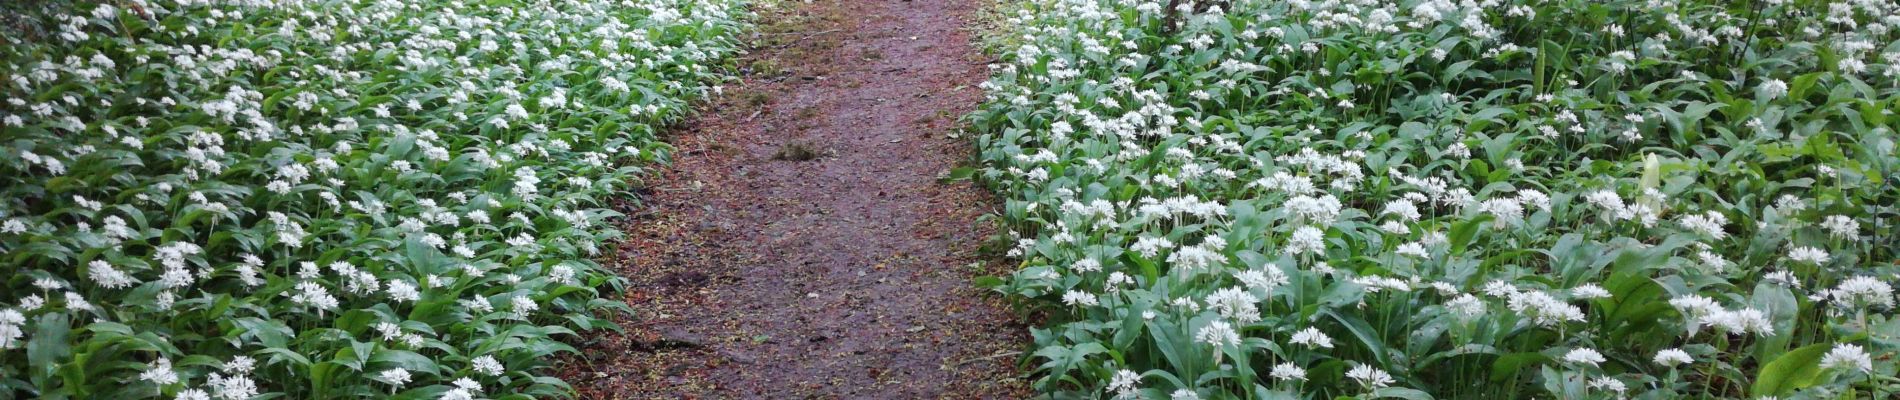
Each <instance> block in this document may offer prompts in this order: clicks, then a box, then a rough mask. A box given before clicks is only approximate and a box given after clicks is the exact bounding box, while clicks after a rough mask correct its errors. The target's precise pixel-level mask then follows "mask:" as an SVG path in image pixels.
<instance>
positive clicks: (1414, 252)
mask: <svg viewBox="0 0 1900 400" xmlns="http://www.w3.org/2000/svg"><path fill="white" fill-rule="evenodd" d="M1393 252H1394V253H1397V254H1398V255H1401V256H1412V257H1418V258H1427V257H1431V253H1427V252H1426V251H1425V245H1424V244H1422V243H1418V242H1409V243H1405V244H1401V245H1399V247H1398V249H1396V250H1394V251H1393Z"/></svg>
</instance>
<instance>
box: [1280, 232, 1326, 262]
mask: <svg viewBox="0 0 1900 400" xmlns="http://www.w3.org/2000/svg"><path fill="white" fill-rule="evenodd" d="M1325 241H1326V232H1325V231H1321V230H1320V229H1319V228H1314V227H1311V226H1302V227H1300V228H1299V229H1295V230H1293V236H1292V237H1291V238H1288V239H1287V243H1286V254H1288V255H1295V256H1297V255H1301V254H1306V253H1314V254H1319V253H1322V252H1325V251H1326V242H1325Z"/></svg>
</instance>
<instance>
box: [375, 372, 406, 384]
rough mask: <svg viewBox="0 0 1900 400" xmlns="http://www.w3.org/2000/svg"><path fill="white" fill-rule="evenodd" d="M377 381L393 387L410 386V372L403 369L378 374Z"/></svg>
mask: <svg viewBox="0 0 1900 400" xmlns="http://www.w3.org/2000/svg"><path fill="white" fill-rule="evenodd" d="M376 379H378V380H381V381H383V382H384V383H388V384H390V385H391V386H396V387H402V386H403V385H408V384H409V370H406V369H402V368H395V369H390V370H385V371H383V372H382V373H379V374H376Z"/></svg>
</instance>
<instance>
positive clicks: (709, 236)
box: [562, 0, 1029, 399]
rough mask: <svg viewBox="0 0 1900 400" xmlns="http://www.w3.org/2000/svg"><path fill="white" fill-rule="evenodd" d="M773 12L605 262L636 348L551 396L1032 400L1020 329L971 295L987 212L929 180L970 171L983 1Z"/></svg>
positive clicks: (570, 369) (570, 370) (983, 297)
mask: <svg viewBox="0 0 1900 400" xmlns="http://www.w3.org/2000/svg"><path fill="white" fill-rule="evenodd" d="M781 7H786V8H791V9H790V10H761V12H762V13H763V14H764V15H762V16H761V21H763V23H764V26H763V27H762V32H761V33H760V34H759V35H758V36H757V37H756V38H755V39H756V40H755V41H754V42H753V43H754V44H755V46H756V48H755V50H753V53H752V54H751V55H750V56H748V57H747V60H746V61H745V62H744V63H743V64H744V65H748V67H747V70H748V72H749V75H748V76H746V77H745V78H744V80H743V82H741V83H738V84H737V85H735V86H729V87H727V94H726V95H725V96H723V97H722V98H720V99H718V100H715V102H714V104H710V105H708V107H707V109H706V113H705V114H704V115H701V116H700V117H698V118H697V119H696V120H695V121H692V122H690V123H688V124H687V125H686V126H685V127H684V129H681V130H679V131H677V132H675V133H674V137H673V139H672V141H673V143H674V145H675V146H676V147H677V152H676V153H675V160H674V161H673V163H672V164H671V165H670V166H669V167H667V168H666V170H664V171H661V172H660V173H658V174H657V175H658V176H656V177H655V179H654V180H653V181H650V182H648V184H647V187H648V188H650V189H649V190H647V191H646V193H645V194H644V195H643V196H641V198H640V201H641V202H642V203H643V204H644V205H643V206H637V207H633V208H632V209H630V210H629V213H630V214H633V215H634V217H633V218H630V219H628V221H627V222H626V229H627V230H628V236H629V238H628V240H627V242H626V243H623V244H622V245H621V246H619V247H620V250H619V252H618V253H617V254H616V255H615V257H613V258H612V259H609V260H605V262H606V263H607V264H609V265H610V266H611V267H613V268H615V269H617V270H618V272H620V273H621V274H622V275H624V276H626V277H627V278H628V281H629V282H628V286H627V287H626V289H627V291H626V293H627V295H626V298H625V300H626V301H627V302H628V304H630V305H631V306H632V307H633V308H634V309H635V310H636V312H637V315H635V316H633V317H631V318H628V319H626V320H623V321H621V323H622V325H623V326H624V327H625V328H627V333H626V334H625V335H610V336H602V337H598V338H589V340H586V341H588V342H591V343H590V344H588V346H587V347H586V348H585V350H584V351H583V354H581V355H580V356H578V357H576V358H575V359H572V360H567V362H566V364H567V365H566V367H565V368H564V369H563V371H562V374H563V375H564V376H563V377H564V378H566V379H567V380H568V382H570V383H573V384H574V385H575V388H576V389H577V390H579V391H580V392H581V394H582V396H584V397H586V398H594V399H609V398H613V399H618V398H641V399H644V398H669V399H670V398H1023V397H1028V394H1029V393H1028V392H1027V391H1026V390H1027V389H1025V385H1024V383H1023V382H1022V381H1021V380H1020V379H1018V378H1017V375H1019V371H1021V370H1020V369H1018V368H1017V367H1016V365H1015V363H1016V361H1017V360H1018V359H1019V357H1017V356H1015V352H1017V351H1019V350H1021V349H1022V348H1024V346H1025V344H1026V342H1027V340H1028V339H1027V337H1026V335H1025V333H1026V330H1025V328H1024V327H1023V326H1021V325H1018V324H1017V323H1016V322H1014V318H1012V316H1011V315H1009V314H1008V313H1007V312H1005V311H1004V309H1003V307H1002V305H1001V304H1000V303H999V302H1000V300H998V299H997V298H996V297H995V296H991V295H989V294H987V293H985V291H983V290H981V289H978V288H976V287H974V286H973V285H972V283H971V278H973V277H975V276H977V275H980V274H984V273H986V271H985V270H983V268H977V267H973V266H975V265H983V263H984V262H985V261H986V260H983V259H980V258H977V257H975V256H974V255H975V254H978V253H979V252H978V246H979V244H980V242H981V241H982V240H984V239H986V238H987V237H988V235H989V233H990V230H989V229H987V224H986V223H982V222H979V221H978V220H977V219H978V217H980V216H981V215H983V214H984V213H985V212H986V211H988V210H989V209H990V208H991V207H994V205H993V203H992V202H991V198H990V197H989V196H987V195H986V194H985V193H984V192H982V191H981V189H979V188H976V187H973V186H972V185H970V184H969V183H967V182H964V183H954V184H947V183H941V182H939V178H940V177H941V176H944V174H946V173H947V172H948V171H949V170H950V169H951V168H952V167H954V166H956V164H957V163H958V162H959V161H962V160H967V159H968V158H969V152H970V149H969V144H968V143H967V142H966V141H965V140H961V139H955V138H952V137H950V136H951V134H952V133H953V132H955V131H956V130H957V129H958V126H957V125H958V124H957V121H956V118H957V116H960V115H963V114H965V113H967V112H969V111H970V110H971V109H972V108H973V107H974V106H975V104H976V102H977V101H978V100H979V99H980V96H981V93H980V92H979V91H978V89H976V85H977V84H978V83H979V82H982V80H983V79H984V75H985V71H984V67H983V61H982V59H980V58H976V57H977V56H978V52H977V51H975V50H974V49H972V47H971V44H970V37H969V35H968V34H967V33H966V32H965V31H964V29H963V27H964V26H965V20H966V19H967V18H969V16H970V15H971V14H972V13H973V12H974V11H976V10H975V9H976V7H978V5H977V2H976V1H950V0H927V1H925V0H920V1H905V0H820V1H817V2H814V3H803V4H798V3H791V2H787V3H786V4H785V5H782V6H781ZM794 144H797V145H801V146H803V147H807V148H809V149H812V150H814V151H815V155H816V156H817V157H816V158H815V159H810V160H803V161H800V160H796V159H797V158H801V157H798V156H799V155H797V154H787V153H788V150H789V149H790V148H791V147H792V146H793V145H794ZM792 152H795V151H792Z"/></svg>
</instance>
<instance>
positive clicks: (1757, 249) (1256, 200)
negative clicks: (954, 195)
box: [971, 0, 1900, 399]
mask: <svg viewBox="0 0 1900 400" xmlns="http://www.w3.org/2000/svg"><path fill="white" fill-rule="evenodd" d="M1002 7H1003V8H1002V10H1003V11H1002V14H1001V15H1003V16H1004V17H1006V18H1007V21H1006V23H1004V24H1003V25H1005V28H1004V29H1005V31H1004V33H1003V34H1001V35H997V36H996V37H995V38H994V40H993V41H991V43H992V44H993V45H994V47H993V48H994V49H995V50H994V51H995V52H996V53H998V55H999V56H1000V57H1001V60H1002V62H1001V64H1000V65H999V66H997V67H996V68H995V69H994V77H993V78H992V80H991V81H990V82H988V83H987V84H986V85H985V88H986V89H987V90H988V92H989V97H988V100H987V102H986V103H985V105H984V107H983V108H982V110H980V111H979V112H977V113H976V114H974V115H973V116H972V117H971V120H972V121H973V122H974V124H975V126H976V128H977V129H979V130H981V131H983V132H984V133H985V134H984V135H982V136H981V137H980V138H979V139H978V141H979V143H978V145H979V146H980V148H981V150H982V159H983V161H984V163H985V168H983V169H982V170H981V171H980V172H979V173H978V177H979V179H982V180H984V181H986V182H988V183H989V184H990V185H991V186H992V187H993V188H995V189H996V190H997V191H998V192H1000V193H1001V194H1002V195H1003V196H1004V197H1005V198H1006V199H1007V204H1006V207H1005V211H1004V215H1003V217H1004V219H1005V220H1006V222H1007V224H1008V226H1009V227H1010V230H1011V231H1012V232H1013V233H1014V234H1016V236H1015V237H1014V238H1013V239H1015V240H1017V246H1016V248H1015V249H1014V250H1013V251H1012V255H1014V256H1019V257H1021V258H1022V260H1023V261H1024V267H1023V268H1022V269H1021V270H1020V271H1017V272H1015V273H1014V274H1013V275H1012V276H1009V277H1006V278H1004V279H999V280H996V281H993V282H990V284H993V285H994V287H995V288H996V289H997V290H999V291H1002V292H1005V293H1009V294H1011V295H1014V296H1017V297H1018V298H1020V299H1023V300H1025V301H1026V303H1027V304H1029V305H1030V306H1033V307H1035V308H1037V309H1039V310H1044V311H1047V312H1049V313H1050V314H1052V316H1053V318H1052V319H1051V321H1050V323H1049V324H1048V325H1047V326H1046V329H1038V330H1036V331H1035V340H1036V344H1035V346H1036V347H1037V350H1036V351H1035V352H1034V355H1033V356H1032V363H1033V364H1034V365H1036V366H1037V374H1038V381H1037V384H1038V387H1039V388H1040V389H1042V390H1044V391H1047V392H1049V393H1051V394H1055V395H1057V396H1058V397H1069V396H1080V397H1116V398H1173V399H1196V398H1207V399H1226V398H1334V397H1356V398H1373V397H1399V398H1412V399H1423V398H1446V399H1474V398H1493V399H1504V398H1565V399H1582V398H1648V399H1674V398H1775V397H1779V398H1792V399H1808V398H1814V399H1836V398H1857V399H1867V398H1892V396H1900V394H1896V393H1900V380H1896V379H1895V378H1894V376H1895V374H1896V367H1897V366H1900V362H1896V360H1895V358H1896V354H1897V353H1900V319H1895V318H1894V316H1895V297H1894V293H1893V290H1892V285H1893V284H1894V283H1895V282H1896V280H1900V277H1896V272H1900V266H1896V262H1895V259H1896V258H1895V257H1896V254H1897V252H1900V239H1896V237H1897V236H1900V230H1897V229H1896V223H1900V214H1897V213H1900V211H1896V208H1895V204H1896V201H1900V189H1897V187H1900V186H1896V185H1895V184H1894V182H1893V180H1894V179H1895V178H1896V176H1895V173H1896V172H1900V156H1897V155H1896V154H1895V142H1896V139H1900V135H1896V133H1895V130H1894V126H1895V124H1896V122H1897V121H1900V117H1897V116H1895V115H1894V110H1896V109H1900V79H1897V78H1896V77H1897V76H1900V45H1896V39H1900V32H1897V31H1896V28H1900V6H1897V5H1895V4H1894V3H1892V2H1887V1H1863V0H1850V1H1816V0H1750V1H1714V0H1645V1H1632V0H1610V1H1597V0H1547V1H1546V0H1508V1H1507V0H1467V1H1449V0H1401V1H1386V0H1325V1H1310V0H1293V1H1257V0H1238V1H1141V0H1040V1H1031V2H1027V3H1020V4H1008V5H1004V6H1002Z"/></svg>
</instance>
